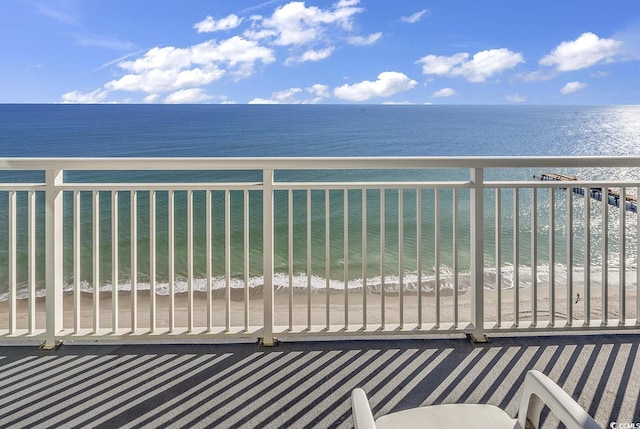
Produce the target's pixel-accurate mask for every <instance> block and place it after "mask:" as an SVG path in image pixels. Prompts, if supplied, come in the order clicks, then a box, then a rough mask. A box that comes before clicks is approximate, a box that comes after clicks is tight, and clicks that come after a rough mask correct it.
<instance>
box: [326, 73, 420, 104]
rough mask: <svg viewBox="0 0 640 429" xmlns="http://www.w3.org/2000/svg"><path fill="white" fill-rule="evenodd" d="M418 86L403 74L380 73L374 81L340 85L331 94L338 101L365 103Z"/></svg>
mask: <svg viewBox="0 0 640 429" xmlns="http://www.w3.org/2000/svg"><path fill="white" fill-rule="evenodd" d="M417 84H418V82H416V81H415V80H412V79H409V77H407V76H406V75H405V74H404V73H399V72H395V71H387V72H382V73H380V74H379V75H378V79H377V80H376V81H373V82H372V81H368V80H364V81H362V82H359V83H355V84H353V85H348V84H345V85H342V86H339V87H337V88H335V89H334V91H333V94H334V95H335V96H336V97H337V98H340V99H343V100H350V101H366V100H369V99H371V98H375V97H390V96H392V95H394V94H397V93H399V92H402V91H407V90H409V89H412V88H413V87H415V86H416V85H417Z"/></svg>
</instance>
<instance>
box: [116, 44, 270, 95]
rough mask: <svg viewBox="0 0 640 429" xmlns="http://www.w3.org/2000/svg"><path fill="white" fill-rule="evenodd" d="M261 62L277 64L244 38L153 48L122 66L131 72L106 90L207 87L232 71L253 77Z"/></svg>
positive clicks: (161, 90) (166, 90) (155, 90)
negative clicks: (187, 46)
mask: <svg viewBox="0 0 640 429" xmlns="http://www.w3.org/2000/svg"><path fill="white" fill-rule="evenodd" d="M259 61H260V62H262V63H264V64H268V63H270V62H273V61H275V58H274V55H273V52H272V51H271V50H270V49H268V48H265V47H262V46H259V45H258V44H257V42H256V41H253V40H246V39H243V38H242V37H240V36H234V37H231V38H230V39H226V40H223V41H221V42H220V43H217V42H216V41H213V40H212V41H208V42H204V43H200V44H198V45H194V46H191V47H189V48H175V47H172V46H168V47H165V48H153V49H150V50H149V51H147V52H146V53H145V54H144V55H143V56H142V57H140V58H138V59H136V60H133V61H123V62H121V63H119V64H118V65H119V67H120V68H121V69H122V70H124V71H127V72H129V73H128V74H125V75H124V76H122V77H120V78H119V79H116V80H112V81H110V82H107V83H106V84H105V88H106V89H108V90H113V91H116V90H119V91H143V92H146V93H148V94H158V93H164V92H168V91H175V90H179V89H183V88H189V87H197V86H202V85H207V84H209V83H211V82H213V81H216V80H219V79H221V78H222V77H223V76H224V75H225V74H227V73H228V72H230V73H232V74H235V75H238V76H248V75H251V74H252V73H253V68H254V65H255V63H256V62H259Z"/></svg>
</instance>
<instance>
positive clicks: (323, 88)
mask: <svg viewBox="0 0 640 429" xmlns="http://www.w3.org/2000/svg"><path fill="white" fill-rule="evenodd" d="M306 89H307V92H309V93H311V94H313V95H315V96H317V97H322V98H328V97H331V91H330V90H329V86H328V85H323V84H320V83H316V84H315V85H311V86H310V87H308V88H306Z"/></svg>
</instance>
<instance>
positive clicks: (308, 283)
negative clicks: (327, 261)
mask: <svg viewBox="0 0 640 429" xmlns="http://www.w3.org/2000/svg"><path fill="white" fill-rule="evenodd" d="M311 280H312V277H311V190H310V189H308V190H307V328H308V329H309V330H311V286H312V284H311Z"/></svg>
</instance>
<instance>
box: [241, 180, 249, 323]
mask: <svg viewBox="0 0 640 429" xmlns="http://www.w3.org/2000/svg"><path fill="white" fill-rule="evenodd" d="M249 230H250V225H249V191H247V190H246V189H245V190H244V234H243V236H244V246H243V253H244V255H243V260H244V273H243V274H244V331H245V332H249V239H250V237H249Z"/></svg>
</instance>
